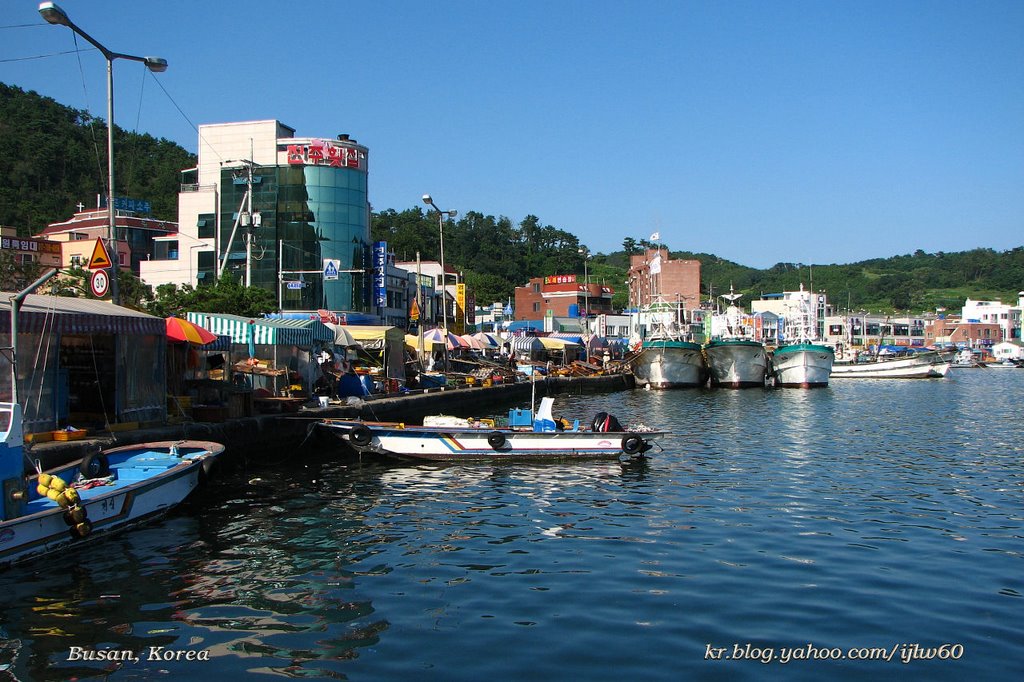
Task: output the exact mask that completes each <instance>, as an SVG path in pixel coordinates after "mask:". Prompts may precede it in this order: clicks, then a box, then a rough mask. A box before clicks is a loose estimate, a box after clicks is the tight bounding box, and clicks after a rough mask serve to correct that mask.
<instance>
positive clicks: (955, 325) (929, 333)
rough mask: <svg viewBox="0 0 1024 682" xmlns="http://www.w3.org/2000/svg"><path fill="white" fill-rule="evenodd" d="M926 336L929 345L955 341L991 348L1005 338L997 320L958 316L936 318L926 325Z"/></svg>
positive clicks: (975, 346) (971, 345) (973, 346)
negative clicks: (979, 320)
mask: <svg viewBox="0 0 1024 682" xmlns="http://www.w3.org/2000/svg"><path fill="white" fill-rule="evenodd" d="M924 336H925V345H928V346H934V345H935V344H937V343H954V344H958V345H960V344H963V345H966V346H968V347H970V348H991V347H992V345H993V344H996V343H999V342H1000V341H1002V340H1003V338H1002V330H1001V329H1000V327H999V323H997V322H964V321H963V320H961V319H959V318H956V317H952V318H948V319H938V320H934V321H932V322H931V324H927V325H925V328H924Z"/></svg>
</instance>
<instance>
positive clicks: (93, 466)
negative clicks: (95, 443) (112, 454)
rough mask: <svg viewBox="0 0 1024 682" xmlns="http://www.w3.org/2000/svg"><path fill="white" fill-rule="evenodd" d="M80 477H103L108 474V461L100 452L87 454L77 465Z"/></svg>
mask: <svg viewBox="0 0 1024 682" xmlns="http://www.w3.org/2000/svg"><path fill="white" fill-rule="evenodd" d="M78 470H79V471H80V472H81V474H82V478H103V477H105V476H109V475H110V462H109V461H107V456H106V455H104V454H103V453H102V452H95V453H93V454H91V455H87V456H86V457H85V458H84V459H83V460H82V463H81V464H79V465H78Z"/></svg>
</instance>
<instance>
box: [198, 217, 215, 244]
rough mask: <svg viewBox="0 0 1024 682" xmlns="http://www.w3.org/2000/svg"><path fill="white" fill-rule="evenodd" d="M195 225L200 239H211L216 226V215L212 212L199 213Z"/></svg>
mask: <svg viewBox="0 0 1024 682" xmlns="http://www.w3.org/2000/svg"><path fill="white" fill-rule="evenodd" d="M196 227H197V228H198V232H197V234H198V235H199V238H200V239H213V237H214V231H215V230H216V228H217V216H215V215H214V214H213V213H200V214H199V220H198V221H197V222H196Z"/></svg>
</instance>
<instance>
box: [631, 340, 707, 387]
mask: <svg viewBox="0 0 1024 682" xmlns="http://www.w3.org/2000/svg"><path fill="white" fill-rule="evenodd" d="M633 376H634V377H636V381H637V383H638V384H640V385H641V386H650V387H651V388H692V387H695V386H703V385H705V384H706V383H707V380H708V367H707V362H706V361H705V360H704V354H703V352H702V351H701V347H700V344H696V343H690V342H688V341H658V340H654V341H645V342H644V345H643V349H642V350H641V352H640V355H638V356H637V358H636V359H635V360H634V361H633Z"/></svg>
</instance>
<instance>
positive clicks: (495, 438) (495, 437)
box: [487, 431, 505, 450]
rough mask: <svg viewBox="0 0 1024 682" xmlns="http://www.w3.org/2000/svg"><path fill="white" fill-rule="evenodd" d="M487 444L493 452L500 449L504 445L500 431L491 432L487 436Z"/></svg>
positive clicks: (503, 437)
mask: <svg viewBox="0 0 1024 682" xmlns="http://www.w3.org/2000/svg"><path fill="white" fill-rule="evenodd" d="M487 444H488V445H490V446H491V447H492V448H494V449H495V450H498V449H500V448H502V447H503V446H504V445H505V434H504V433H502V432H501V431H492V432H491V433H489V434H487Z"/></svg>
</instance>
